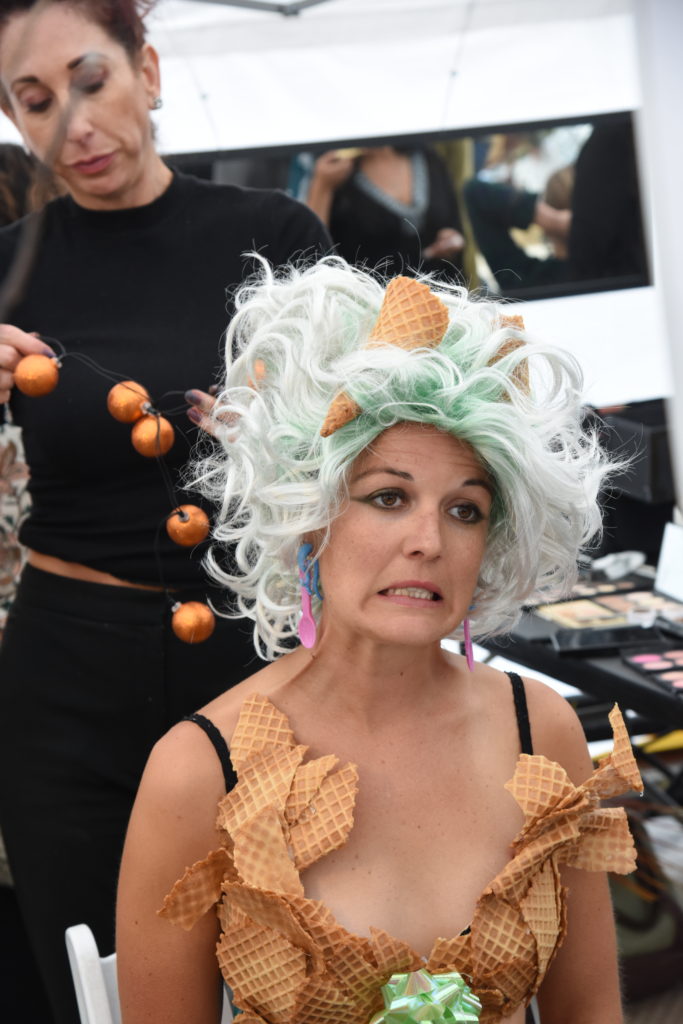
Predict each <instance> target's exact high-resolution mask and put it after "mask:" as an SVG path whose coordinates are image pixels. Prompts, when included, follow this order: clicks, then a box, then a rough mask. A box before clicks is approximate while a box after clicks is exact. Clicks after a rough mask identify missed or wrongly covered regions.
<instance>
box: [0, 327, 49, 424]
mask: <svg viewBox="0 0 683 1024" xmlns="http://www.w3.org/2000/svg"><path fill="white" fill-rule="evenodd" d="M30 355H40V356H55V355H56V353H55V352H53V350H52V349H51V348H50V346H49V345H46V344H45V342H44V341H41V340H40V338H39V337H38V335H37V334H27V333H26V331H21V330H19V328H18V327H12V325H11V324H0V405H2V404H3V403H4V402H8V401H9V397H10V394H11V392H12V388H13V387H14V371H15V370H16V368H17V364H18V362H19V361H20V360H21V359H23V358H24V356H30Z"/></svg>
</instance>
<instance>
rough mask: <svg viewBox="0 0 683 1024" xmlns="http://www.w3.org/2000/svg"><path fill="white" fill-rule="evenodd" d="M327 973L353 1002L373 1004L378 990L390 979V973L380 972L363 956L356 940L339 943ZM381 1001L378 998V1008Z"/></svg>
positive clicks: (351, 939)
mask: <svg viewBox="0 0 683 1024" xmlns="http://www.w3.org/2000/svg"><path fill="white" fill-rule="evenodd" d="M328 970H329V972H330V973H331V974H332V975H333V976H334V978H335V979H336V982H337V984H338V985H339V988H340V989H341V990H342V991H343V992H345V993H346V994H347V995H348V996H349V998H350V999H352V1000H353V1001H354V1002H356V1001H357V1002H362V1003H368V1001H369V1002H370V1003H372V1002H374V1000H375V997H376V996H377V995H378V994H379V989H380V987H381V986H382V985H384V984H385V983H386V982H387V981H388V980H389V977H390V972H389V971H387V970H383V971H382V970H380V969H379V968H378V967H377V966H376V965H375V964H374V963H370V962H369V961H368V960H366V959H365V957H364V956H363V952H362V948H361V945H360V943H359V942H358V939H357V938H355V937H354V938H350V939H348V940H347V941H346V942H345V943H340V944H339V945H338V946H337V948H336V950H335V955H334V957H332V958H331V959H330V961H329V964H328ZM381 1005H382V1000H381V998H380V1006H381Z"/></svg>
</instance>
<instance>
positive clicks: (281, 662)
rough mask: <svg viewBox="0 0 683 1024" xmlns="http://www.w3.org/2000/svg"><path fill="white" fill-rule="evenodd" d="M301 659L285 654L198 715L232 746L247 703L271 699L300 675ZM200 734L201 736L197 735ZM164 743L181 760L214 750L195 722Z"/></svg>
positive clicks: (176, 730) (172, 732) (176, 729)
mask: <svg viewBox="0 0 683 1024" xmlns="http://www.w3.org/2000/svg"><path fill="white" fill-rule="evenodd" d="M302 660H305V659H303V658H302V655H301V652H300V650H299V649H297V650H295V651H292V653H291V654H285V655H283V656H282V657H280V658H278V659H277V660H276V661H273V662H270V663H269V664H267V665H264V666H263V667H262V668H260V669H259V670H258V672H254V673H253V674H252V675H250V676H247V678H246V679H243V680H242V682H241V683H237V684H236V685H235V686H232V687H230V689H229V690H225V691H224V692H223V693H221V694H220V696H218V697H216V698H214V700H212V701H210V702H209V703H208V704H205V705H204V706H203V707H201V708H198V709H197V710H198V712H199V714H201V715H203V716H204V717H205V718H208V719H209V721H210V722H212V723H213V725H215V726H216V728H217V729H218V731H219V732H220V733H221V735H222V736H223V739H224V740H225V742H226V743H227V744H228V747H229V746H230V740H231V738H232V734H233V732H234V731H235V726H236V725H237V720H238V719H239V716H240V711H241V709H242V705H243V704H244V702H245V700H246V699H247V698H248V697H251V696H253V695H254V694H260V695H261V696H263V697H270V696H272V695H273V694H274V693H275V692H276V691H277V690H278V689H279V687H280V686H282V685H283V683H285V682H287V681H288V680H289V679H291V678H292V677H293V676H295V675H296V674H297V673H298V671H299V669H300V668H301V662H302ZM197 734H199V735H198V736H197ZM161 742H162V743H163V744H164V750H165V751H167V752H168V753H169V754H170V755H171V756H178V757H180V758H182V757H183V756H184V755H185V754H186V753H188V752H189V756H190V757H191V756H192V755H193V753H194V752H196V750H197V748H198V747H203V746H206V747H207V748H208V749H212V747H211V744H210V741H209V740H208V738H207V736H206V734H205V733H204V732H203V730H202V729H199V728H198V727H197V726H196V725H195V724H194V723H193V722H180V723H178V725H176V726H174V728H173V729H171V730H170V731H169V732H168V733H167V734H166V736H165V737H164V738H163V740H162V741H161ZM214 757H215V753H214Z"/></svg>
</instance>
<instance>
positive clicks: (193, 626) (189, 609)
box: [14, 355, 216, 644]
mask: <svg viewBox="0 0 683 1024" xmlns="http://www.w3.org/2000/svg"><path fill="white" fill-rule="evenodd" d="M60 365H61V364H60V362H59V360H58V359H53V358H51V357H50V356H43V355H30V356H24V358H23V359H21V360H20V361H19V363H18V364H17V367H16V369H15V371H14V382H15V384H16V386H17V387H18V388H19V390H20V391H21V392H22V393H23V394H24V395H28V396H29V397H31V398H40V397H41V396H43V395H49V394H50V393H51V392H52V391H54V390H55V388H56V387H57V384H58V383H59V370H60ZM107 409H108V411H109V413H110V414H111V415H112V416H113V417H114V419H115V420H118V421H119V423H129V424H132V430H131V441H132V444H133V447H134V448H135V450H136V451H137V452H139V453H140V455H143V456H144V457H145V458H157V459H162V458H163V457H164V455H166V454H167V453H168V452H169V451H170V450H171V448H172V447H173V442H174V440H175V431H174V429H173V426H172V424H171V423H170V422H169V421H168V420H167V419H166V418H165V417H164V416H162V415H161V414H160V413H159V412H158V411H157V410H156V409H155V408H154V406H153V404H152V399H151V396H150V394H149V392H148V391H147V389H146V388H145V387H143V386H142V385H141V384H138V383H137V382H136V381H134V380H124V381H119V383H117V384H115V385H114V386H113V387H112V388H111V390H110V391H109V394H108V395H107ZM209 530H210V523H209V518H208V516H207V514H206V512H204V510H203V509H202V508H199V506H198V505H178V506H176V507H175V508H174V509H173V510H172V511H171V512H170V513H169V515H168V516H167V518H166V532H167V533H168V536H169V537H170V538H171V540H172V541H174V543H176V544H178V545H180V546H181V547H194V546H195V544H200V543H201V542H202V541H203V540H206V538H207V537H208V535H209ZM171 612H172V618H171V626H172V629H173V632H174V633H175V635H176V636H177V637H178V639H179V640H182V641H183V642H184V643H188V644H198V643H202V642H203V641H204V640H208V638H209V637H210V636H211V634H212V633H213V631H214V629H215V626H216V619H215V617H214V614H213V612H212V611H211V609H210V608H209V606H208V605H206V604H204V603H203V602H201V601H184V602H182V603H181V602H179V601H176V602H175V603H174V604H173V605H172V608H171Z"/></svg>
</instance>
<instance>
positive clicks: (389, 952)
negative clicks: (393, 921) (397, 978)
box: [370, 928, 424, 974]
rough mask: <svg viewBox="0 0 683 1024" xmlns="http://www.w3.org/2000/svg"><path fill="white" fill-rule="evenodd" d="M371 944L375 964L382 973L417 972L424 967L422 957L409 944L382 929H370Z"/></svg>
mask: <svg viewBox="0 0 683 1024" xmlns="http://www.w3.org/2000/svg"><path fill="white" fill-rule="evenodd" d="M370 944H371V946H372V954H373V956H374V959H375V963H376V964H377V967H378V969H379V970H380V971H386V972H388V973H389V974H396V973H397V972H401V973H403V972H404V971H417V970H419V969H420V968H421V967H424V963H423V962H422V957H421V956H420V955H419V953H416V952H415V950H414V949H411V947H410V946H409V945H408V943H407V942H402V941H401V939H395V938H394V936H393V935H390V934H389V932H385V931H383V930H382V929H381V928H370Z"/></svg>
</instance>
